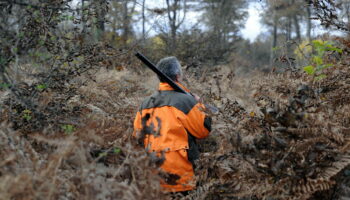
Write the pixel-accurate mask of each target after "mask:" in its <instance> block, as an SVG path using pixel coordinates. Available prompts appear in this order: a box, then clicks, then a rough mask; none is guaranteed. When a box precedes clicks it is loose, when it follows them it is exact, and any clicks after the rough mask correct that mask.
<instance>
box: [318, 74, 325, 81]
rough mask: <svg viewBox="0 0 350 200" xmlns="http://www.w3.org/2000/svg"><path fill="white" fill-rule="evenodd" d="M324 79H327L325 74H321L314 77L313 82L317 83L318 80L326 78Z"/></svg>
mask: <svg viewBox="0 0 350 200" xmlns="http://www.w3.org/2000/svg"><path fill="white" fill-rule="evenodd" d="M326 77H327V75H326V74H321V75H318V76H316V78H315V80H316V81H319V80H322V79H324V78H326Z"/></svg>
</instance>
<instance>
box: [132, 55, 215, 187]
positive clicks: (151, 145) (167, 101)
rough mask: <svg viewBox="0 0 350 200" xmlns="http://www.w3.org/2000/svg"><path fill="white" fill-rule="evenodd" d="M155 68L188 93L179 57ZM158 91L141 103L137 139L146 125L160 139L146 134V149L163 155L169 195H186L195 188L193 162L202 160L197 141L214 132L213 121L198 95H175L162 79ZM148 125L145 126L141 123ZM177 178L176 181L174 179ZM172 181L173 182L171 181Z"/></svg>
mask: <svg viewBox="0 0 350 200" xmlns="http://www.w3.org/2000/svg"><path fill="white" fill-rule="evenodd" d="M156 67H157V68H158V69H159V70H160V71H161V72H163V73H164V74H165V75H167V76H168V77H169V78H170V79H172V80H173V81H175V82H176V83H177V84H178V85H179V86H180V87H182V88H183V89H184V90H186V91H187V92H189V90H188V89H187V88H185V87H184V86H183V85H182V84H181V83H180V82H181V80H182V75H183V74H182V70H181V65H180V63H179V61H178V60H177V58H176V57H166V58H163V59H161V60H160V61H159V62H158V63H157V65H156ZM159 79H160V83H159V90H158V91H157V92H156V93H155V94H153V95H151V96H150V97H147V98H146V99H145V100H144V101H143V102H142V104H141V107H140V109H139V111H138V112H137V114H136V118H135V121H134V136H136V137H138V134H140V133H141V130H142V129H143V128H144V127H143V124H145V125H146V126H150V127H152V124H153V129H155V130H154V131H156V129H157V128H160V129H159V130H158V131H159V134H160V135H159V136H157V135H156V136H155V135H152V134H147V135H146V137H145V139H144V146H145V148H147V150H148V151H149V152H155V153H156V154H158V155H162V154H163V155H164V158H165V160H164V162H163V163H162V165H161V169H162V170H163V171H164V172H166V174H168V175H169V177H170V178H164V179H163V180H162V181H161V186H162V187H163V188H164V189H165V191H168V192H186V191H189V190H193V189H194V188H195V181H194V171H193V168H194V167H193V166H194V160H195V159H197V158H198V157H199V150H198V147H197V144H196V141H195V140H196V139H201V138H205V137H207V136H208V134H209V132H210V130H211V118H210V117H209V116H207V115H206V114H205V113H204V112H203V109H204V105H203V104H202V103H200V102H199V100H200V99H199V97H198V96H197V95H193V97H192V96H189V95H186V94H183V93H180V92H176V91H174V90H173V88H172V87H171V86H170V85H169V84H168V83H166V82H165V81H164V80H162V79H161V78H160V77H159ZM144 119H147V122H146V123H145V122H144V123H142V120H144ZM174 177H175V180H174ZM170 179H173V180H170Z"/></svg>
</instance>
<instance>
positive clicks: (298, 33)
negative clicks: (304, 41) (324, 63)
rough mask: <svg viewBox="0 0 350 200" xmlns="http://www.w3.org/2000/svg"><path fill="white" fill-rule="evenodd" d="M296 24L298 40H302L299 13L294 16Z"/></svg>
mask: <svg viewBox="0 0 350 200" xmlns="http://www.w3.org/2000/svg"><path fill="white" fill-rule="evenodd" d="M293 21H294V26H295V33H296V35H297V40H298V41H300V40H301V34H300V26H299V19H298V16H297V15H294V16H293Z"/></svg>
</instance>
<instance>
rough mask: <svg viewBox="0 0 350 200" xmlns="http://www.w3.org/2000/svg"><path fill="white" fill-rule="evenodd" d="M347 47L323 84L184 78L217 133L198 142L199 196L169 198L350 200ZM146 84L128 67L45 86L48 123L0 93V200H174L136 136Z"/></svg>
mask: <svg viewBox="0 0 350 200" xmlns="http://www.w3.org/2000/svg"><path fill="white" fill-rule="evenodd" d="M348 48H349V47H346V46H345V47H344V55H343V58H342V59H341V60H340V61H339V62H337V63H334V67H332V68H327V69H324V70H323V71H322V73H323V74H324V75H325V76H324V78H322V79H320V80H317V81H316V80H314V79H313V77H311V76H309V75H307V74H306V73H304V72H302V70H300V71H297V72H296V71H286V72H285V73H282V74H269V75H266V74H260V73H257V74H255V75H252V76H251V77H250V78H247V77H238V76H235V75H234V74H233V73H232V72H230V73H228V72H227V71H224V70H223V68H222V69H218V70H207V71H206V72H205V73H203V74H202V76H201V77H194V76H188V77H187V80H186V81H185V83H187V84H186V85H188V86H189V87H190V89H191V90H192V91H194V92H197V93H199V94H202V98H203V99H204V100H205V101H207V102H209V103H212V104H214V105H216V106H217V107H218V108H219V110H220V112H219V115H217V116H214V126H213V131H212V133H211V135H210V136H209V137H208V138H207V139H204V140H201V141H199V144H200V149H201V150H202V152H203V153H202V155H201V157H200V159H199V160H198V161H197V165H196V166H197V167H196V169H195V172H196V174H197V176H196V179H197V189H196V190H194V191H192V192H190V194H189V195H188V196H186V197H182V196H181V195H179V196H177V197H173V198H178V199H312V198H317V195H321V196H322V197H323V198H325V199H337V198H339V199H340V198H341V196H342V195H346V194H344V193H342V191H344V190H343V189H342V188H343V187H345V186H344V184H343V183H345V182H347V181H348V179H347V178H346V176H347V175H346V173H348V172H347V171H346V167H347V166H348V165H349V163H350V155H349V149H350V140H349V139H350V138H349V134H350V127H349V122H350V115H349V112H350V106H349V102H350V93H349V89H350V86H349V78H350V77H349V76H350V75H349V74H350V73H349V72H350V70H349V68H348V65H347V63H348V62H349V61H348V55H347V52H348ZM102 67H103V66H102ZM220 70H222V71H220ZM146 77H149V73H148V72H141V74H140V72H139V74H136V73H134V72H133V70H130V69H128V67H125V69H122V70H121V71H117V70H106V69H104V68H100V69H99V70H98V71H96V73H95V74H94V75H93V76H92V75H89V76H87V75H81V76H79V77H76V78H74V79H73V80H70V82H69V83H70V84H63V85H60V87H59V89H57V88H58V86H57V87H53V86H49V87H48V88H41V89H40V91H39V92H38V95H37V99H39V103H38V108H40V109H39V110H42V111H43V113H42V114H41V115H40V114H33V113H32V112H31V111H25V110H26V109H25V108H22V107H20V105H18V104H16V103H15V101H13V98H14V97H12V96H11V94H10V93H9V92H8V91H7V90H6V89H2V90H1V91H0V102H1V106H2V108H1V117H0V120H1V128H0V146H1V151H0V199H171V198H172V197H171V196H170V195H169V194H166V193H163V192H162V190H161V188H160V186H159V177H158V175H157V174H158V169H157V167H156V163H155V162H154V160H153V159H150V156H149V155H147V153H146V152H145V150H144V149H143V148H142V147H139V146H138V145H137V144H136V141H134V140H133V138H132V137H131V133H132V122H133V118H134V115H135V113H136V110H137V107H138V106H139V104H140V102H141V101H142V99H143V98H144V97H146V96H148V95H150V94H151V93H152V92H153V91H154V90H155V88H153V87H156V78H155V77H152V79H148V78H146ZM82 83H84V84H82ZM217 83H219V84H217ZM26 88H32V86H30V85H29V86H28V85H24V86H23V90H25V89H26ZM53 105H55V106H53ZM334 191H337V192H334Z"/></svg>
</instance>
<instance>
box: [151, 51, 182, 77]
mask: <svg viewBox="0 0 350 200" xmlns="http://www.w3.org/2000/svg"><path fill="white" fill-rule="evenodd" d="M156 67H157V68H158V69H159V70H160V71H161V72H163V73H164V74H165V75H167V76H168V77H169V78H170V79H172V80H173V81H177V80H176V76H177V75H180V76H182V70H181V65H180V62H179V61H178V60H177V58H176V57H174V56H171V57H166V58H163V59H161V60H160V61H159V62H158V63H157V66H156ZM159 80H160V81H161V82H165V81H164V80H162V79H161V78H159Z"/></svg>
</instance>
